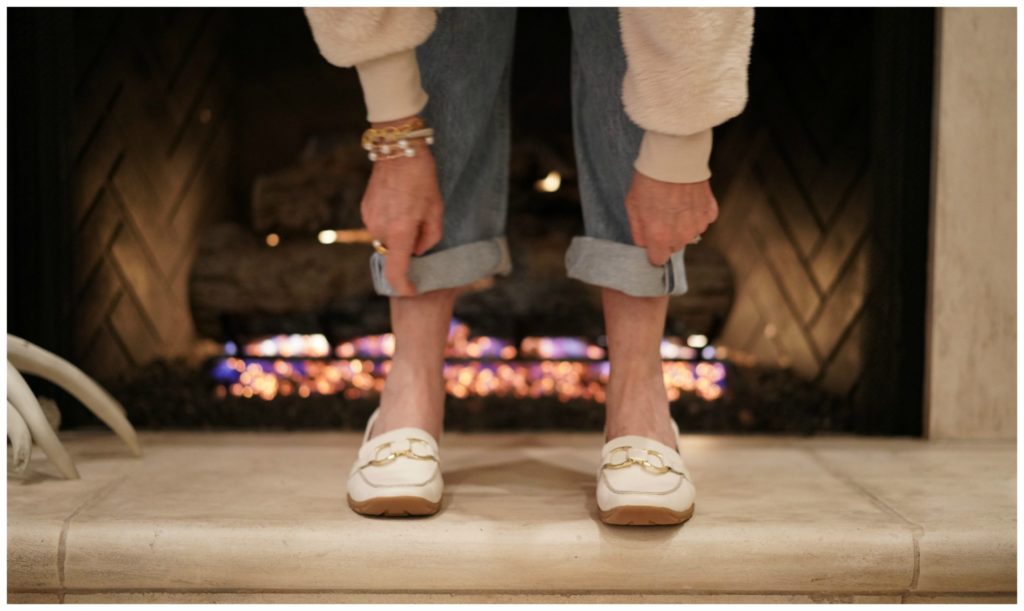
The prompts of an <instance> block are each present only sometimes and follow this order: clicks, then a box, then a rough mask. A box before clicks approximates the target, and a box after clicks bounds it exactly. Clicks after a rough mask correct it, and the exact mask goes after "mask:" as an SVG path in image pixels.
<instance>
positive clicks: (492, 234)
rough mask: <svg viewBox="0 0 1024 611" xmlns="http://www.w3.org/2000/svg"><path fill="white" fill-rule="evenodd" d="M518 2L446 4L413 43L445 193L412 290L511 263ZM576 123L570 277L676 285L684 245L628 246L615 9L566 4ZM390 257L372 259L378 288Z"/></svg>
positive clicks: (642, 292)
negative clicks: (579, 232)
mask: <svg viewBox="0 0 1024 611" xmlns="http://www.w3.org/2000/svg"><path fill="white" fill-rule="evenodd" d="M515 11H516V9H514V8H445V9H442V10H441V11H439V13H438V19H437V28H436V30H435V31H434V33H433V34H432V35H431V36H430V38H429V39H427V41H426V42H425V43H423V44H422V45H420V46H419V48H418V49H417V58H418V60H419V64H420V71H421V76H422V79H423V87H424V89H426V91H427V93H428V94H429V95H430V101H429V102H428V103H427V107H426V108H425V109H424V111H423V117H424V119H426V121H427V122H428V123H429V124H430V125H431V127H433V128H434V132H435V134H436V136H435V143H434V147H433V153H434V157H435V159H436V160H437V172H438V180H439V182H440V186H441V194H442V196H443V198H444V204H445V211H444V230H443V237H442V239H441V241H440V242H439V243H438V244H437V245H435V246H434V247H433V248H431V249H430V250H429V251H427V252H426V253H424V254H423V255H422V256H419V257H413V258H412V260H411V261H410V264H409V277H410V279H411V280H412V281H413V283H415V284H416V287H417V289H418V290H419V292H421V293H424V292H427V291H432V290H436V289H441V288H451V287H456V286H461V285H464V284H468V283H471V282H474V281H476V280H479V279H481V278H484V277H487V276H491V275H494V274H508V273H509V272H510V271H511V270H512V261H511V258H510V256H509V250H508V244H507V242H506V240H505V235H504V232H505V218H506V210H507V207H508V165H509V108H508V106H509V82H510V76H511V69H512V49H513V41H514V38H515V36H514V35H515V20H516V13H515ZM569 13H570V20H571V22H572V31H573V45H572V49H573V51H572V121H573V138H574V145H575V152H576V163H577V174H578V177H579V187H580V200H581V204H582V208H583V225H584V233H585V234H586V235H583V236H576V237H574V238H573V239H572V243H571V244H570V246H569V249H568V251H567V252H566V257H565V263H566V270H567V273H568V275H569V277H571V278H576V279H578V280H582V281H584V282H587V283H589V284H595V285H599V286H604V287H609V288H613V289H617V290H619V291H622V292H624V293H626V294H629V295H634V296H637V297H654V296H658V295H681V294H683V293H685V292H686V290H687V288H686V270H685V267H684V265H683V252H684V249H681V250H679V251H677V252H674V253H672V256H671V257H670V258H669V260H668V262H667V263H666V264H665V265H661V266H655V265H652V264H651V263H650V262H649V261H648V260H647V253H646V251H645V250H644V249H643V248H640V247H638V246H636V245H634V244H633V239H632V235H631V232H630V227H629V218H628V217H627V215H626V207H625V200H626V193H627V192H628V191H629V187H630V184H631V182H632V177H633V161H634V160H635V159H636V155H637V152H638V151H639V149H640V140H641V139H642V137H643V130H642V129H641V128H640V127H638V126H637V125H636V124H634V123H633V122H632V121H631V120H630V119H629V117H628V116H627V115H626V113H625V111H624V110H623V107H622V79H623V76H624V75H625V72H626V57H625V52H624V51H623V48H622V41H621V39H620V36H619V18H618V9H616V8H571V9H569ZM385 257H386V255H380V254H377V253H374V254H373V255H371V258H370V268H371V271H372V273H373V283H374V289H375V290H376V291H377V293H378V294H381V295H392V294H394V293H393V290H392V289H391V286H390V285H389V284H388V282H387V280H386V279H385V278H384V261H385Z"/></svg>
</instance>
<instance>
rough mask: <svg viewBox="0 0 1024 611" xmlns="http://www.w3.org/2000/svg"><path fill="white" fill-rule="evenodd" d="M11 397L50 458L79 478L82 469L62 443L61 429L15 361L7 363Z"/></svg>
mask: <svg viewBox="0 0 1024 611" xmlns="http://www.w3.org/2000/svg"><path fill="white" fill-rule="evenodd" d="M7 401H8V402H9V403H10V404H11V405H13V406H14V408H15V409H16V410H18V413H19V414H21V417H22V418H23V419H24V420H25V424H26V425H27V426H28V430H29V431H30V432H31V433H32V439H33V440H34V441H35V442H36V443H38V444H39V447H41V448H42V449H43V451H44V452H46V456H47V457H48V458H49V459H50V462H52V463H53V464H54V466H55V467H57V470H58V471H60V473H61V475H63V476H64V477H66V478H68V479H79V478H80V477H81V476H80V475H79V474H78V469H76V468H75V463H74V461H73V460H71V455H70V454H68V451H67V450H65V449H64V446H63V445H61V443H60V439H58V438H57V433H55V432H54V431H53V429H52V428H51V427H50V423H49V422H47V421H46V414H44V413H43V408H42V407H40V405H39V400H38V399H36V396H35V395H34V394H32V389H31V388H30V387H29V385H28V382H26V381H25V378H23V377H21V374H20V373H18V370H17V369H15V368H14V365H12V364H11V363H9V362H8V363H7Z"/></svg>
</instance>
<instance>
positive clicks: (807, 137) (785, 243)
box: [707, 11, 872, 393]
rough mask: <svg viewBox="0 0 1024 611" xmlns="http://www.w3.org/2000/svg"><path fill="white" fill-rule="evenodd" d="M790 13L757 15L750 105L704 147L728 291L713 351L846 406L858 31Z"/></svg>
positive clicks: (856, 361) (859, 193)
mask: <svg viewBox="0 0 1024 611" xmlns="http://www.w3.org/2000/svg"><path fill="white" fill-rule="evenodd" d="M799 13H800V12H797V11H794V12H789V13H788V15H789V16H790V17H794V16H795V17H797V18H796V19H792V20H790V21H788V22H787V23H785V24H782V23H780V22H777V21H775V20H773V19H772V15H769V14H768V13H767V12H765V11H759V12H758V23H757V26H756V27H757V32H758V35H757V36H756V37H755V53H754V61H753V63H752V65H751V71H750V99H749V100H750V101H749V103H748V106H747V109H746V112H745V113H744V114H743V115H741V116H740V117H739V118H737V119H736V120H735V122H734V123H733V124H731V125H729V126H728V129H724V130H722V133H723V138H721V139H717V135H718V134H717V133H716V144H715V149H716V150H715V162H717V165H718V166H721V165H727V166H728V168H727V169H726V170H725V172H724V174H726V175H725V176H723V177H722V182H720V183H719V184H725V185H726V186H725V188H724V190H723V192H721V193H717V195H718V201H719V206H720V216H719V220H718V221H717V223H715V225H713V226H712V229H710V230H709V232H708V235H707V238H708V240H709V242H710V243H711V244H712V245H713V246H715V247H716V248H717V249H718V250H719V251H720V252H722V253H723V254H724V255H725V256H726V258H727V259H728V261H729V264H730V266H731V268H732V270H733V273H734V274H735V282H736V287H735V298H734V305H733V310H732V312H731V314H730V316H729V318H728V320H727V322H726V324H725V326H724V329H723V331H722V333H721V336H720V337H719V340H718V341H719V343H720V344H721V345H723V346H726V347H728V348H732V349H733V350H734V352H736V353H737V354H743V353H745V354H747V355H752V356H753V357H755V358H756V359H757V361H759V362H761V363H763V364H766V365H780V366H783V367H791V368H792V369H793V370H794V371H795V372H797V373H799V374H800V375H801V376H804V377H806V378H808V379H816V380H818V381H820V382H821V383H822V384H823V385H824V386H825V387H826V388H828V389H830V390H833V391H835V392H838V393H848V392H850V391H851V390H852V389H853V388H854V387H855V385H856V384H857V382H858V380H859V378H860V374H861V370H862V363H863V358H864V354H863V349H862V346H861V343H862V342H861V340H862V335H861V333H862V324H861V315H862V309H863V308H862V306H863V304H864V301H865V297H866V295H867V294H868V289H869V286H868V285H869V282H868V263H869V248H868V245H867V239H866V238H867V235H868V231H869V227H870V223H871V219H870V210H871V199H870V198H871V197H872V189H871V180H872V177H871V174H870V170H869V168H870V166H869V163H868V162H869V151H870V143H869V127H870V124H869V112H868V108H869V106H868V102H869V99H870V92H871V89H870V83H869V80H868V78H869V75H868V73H867V63H866V61H865V54H866V53H868V52H869V51H870V46H869V44H870V37H869V36H868V34H869V33H870V29H869V25H870V23H869V21H868V19H867V14H866V13H865V12H861V13H857V12H855V11H854V12H851V11H844V12H843V15H844V17H845V18H844V19H843V20H842V21H840V20H839V19H838V14H835V15H836V17H837V18H836V19H830V18H828V17H826V18H824V19H823V18H821V14H822V13H821V12H818V11H816V13H818V14H817V15H816V16H815V17H816V18H815V19H814V20H813V21H811V20H807V21H805V22H801V21H800V20H799V18H798V17H799V15H798V14H799ZM808 13H809V12H808V11H804V12H803V14H804V15H808ZM824 14H826V15H827V14H828V13H824ZM851 15H852V17H851ZM782 27H784V28H785V29H786V33H785V35H780V32H779V31H778V28H782ZM769 33H770V34H771V35H769ZM757 44H772V45H778V48H777V49H773V50H772V52H771V53H757V49H756V45H757Z"/></svg>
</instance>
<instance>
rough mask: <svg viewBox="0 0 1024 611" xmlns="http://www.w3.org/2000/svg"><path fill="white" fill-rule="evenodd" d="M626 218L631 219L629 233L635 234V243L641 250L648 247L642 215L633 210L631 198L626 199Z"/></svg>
mask: <svg viewBox="0 0 1024 611" xmlns="http://www.w3.org/2000/svg"><path fill="white" fill-rule="evenodd" d="M626 216H627V217H629V231H630V233H632V234H633V243H634V244H636V245H637V246H639V247H641V248H646V247H647V236H645V235H644V224H643V222H642V221H641V220H640V214H639V213H637V211H636V210H634V209H633V206H632V205H631V201H630V199H629V198H627V199H626Z"/></svg>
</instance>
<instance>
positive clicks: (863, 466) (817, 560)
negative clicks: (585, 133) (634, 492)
mask: <svg viewBox="0 0 1024 611" xmlns="http://www.w3.org/2000/svg"><path fill="white" fill-rule="evenodd" d="M62 438H63V439H64V441H65V445H66V446H67V447H68V448H69V451H70V452H71V454H72V456H73V457H74V459H75V462H76V463H77V465H78V466H79V469H80V471H81V473H82V479H81V480H77V481H63V480H60V479H58V478H57V477H56V471H55V470H54V469H53V468H52V466H51V465H50V464H49V463H48V462H47V461H46V459H45V456H44V455H43V453H42V452H41V451H40V450H38V448H37V449H36V451H35V452H34V457H33V463H32V466H31V467H30V471H29V472H28V473H26V474H24V475H22V476H9V477H8V485H7V494H8V518H7V520H8V521H7V524H8V531H7V544H8V567H7V571H8V572H7V578H8V600H9V602H66V603H71V602H105V601H111V602H114V601H116V602H200V601H210V602H332V601H334V602H417V601H421V602H487V601H493V602H627V601H636V602H759V601H764V602H814V601H822V602H823V601H846V602H954V601H955V602H966V601H982V602H1015V601H1016V574H1017V571H1016V549H1017V548H1016V539H1017V536H1016V532H1017V529H1016V443H1015V442H1014V441H983V442H977V441H975V442H925V441H920V440H911V439H878V438H871V439H868V438H855V437H818V438H802V439H795V438H788V437H727V436H705V435H684V436H683V437H682V441H681V443H682V447H683V455H684V458H685V459H686V461H687V464H688V466H689V467H690V469H691V470H692V471H693V474H694V479H695V482H696V485H697V510H696V513H695V515H694V517H693V518H692V519H691V520H690V521H689V522H688V523H686V524H685V525H683V526H682V527H648V528H637V527H613V526H606V525H604V524H601V523H600V522H599V521H598V519H597V507H596V504H595V502H594V498H593V495H594V483H595V482H594V478H595V474H596V469H597V464H598V462H597V461H598V459H599V456H598V453H599V448H600V444H601V437H600V434H594V433H569V434H565V433H513V434H455V433H451V434H446V435H445V436H444V439H443V440H442V463H443V469H444V476H445V482H446V488H445V497H444V501H443V505H442V510H441V512H440V513H439V514H437V515H435V516H432V517H429V518H405V519H382V518H366V517H362V516H358V515H356V514H354V513H352V512H351V511H350V510H349V509H348V507H347V506H346V504H345V474H346V473H347V471H348V467H349V465H350V462H351V461H352V460H353V458H354V457H355V452H356V450H357V448H358V445H359V435H358V434H357V433H350V432H344V433H343V432H325V433H317V432H301V433H242V432H239V433H209V432H143V433H141V441H142V444H143V449H144V453H145V454H144V456H143V457H142V458H138V459H137V458H132V457H130V456H129V455H128V452H127V450H126V449H125V448H124V447H123V446H122V445H121V444H120V442H119V441H118V440H117V439H116V438H115V437H114V436H113V435H112V434H110V433H108V432H67V433H62Z"/></svg>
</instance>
